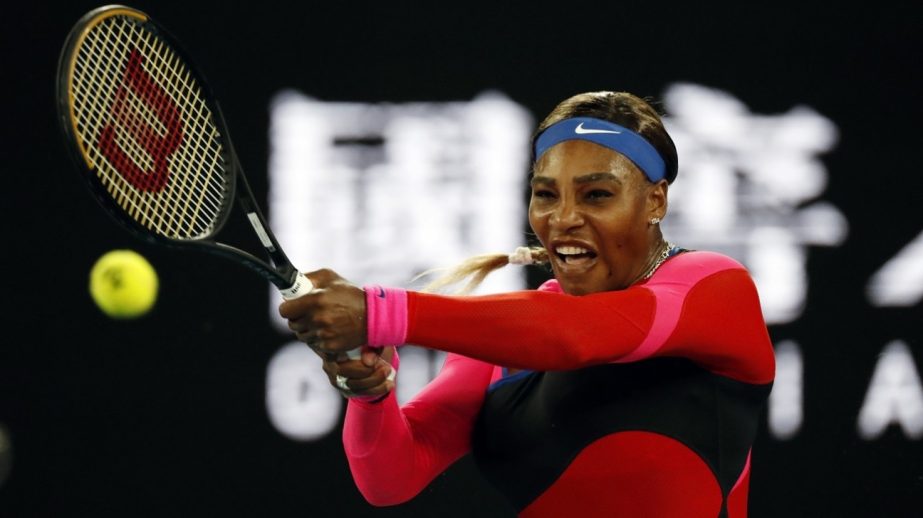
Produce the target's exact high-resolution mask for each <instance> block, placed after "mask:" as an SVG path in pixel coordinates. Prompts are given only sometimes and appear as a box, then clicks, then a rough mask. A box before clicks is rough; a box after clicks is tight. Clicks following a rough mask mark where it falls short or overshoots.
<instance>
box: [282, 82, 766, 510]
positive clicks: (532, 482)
mask: <svg viewBox="0 0 923 518" xmlns="http://www.w3.org/2000/svg"><path fill="white" fill-rule="evenodd" d="M533 151H534V163H533V168H532V174H531V178H530V182H531V187H532V195H531V201H530V204H529V222H530V224H531V227H532V229H533V230H534V232H535V235H536V237H537V238H538V240H539V241H540V243H541V245H542V246H541V247H533V248H521V249H519V250H517V251H516V252H515V253H513V254H498V255H495V256H480V257H477V258H473V259H471V260H470V261H468V262H466V263H463V264H462V265H460V266H459V267H458V269H456V270H455V271H454V272H452V273H450V274H449V275H448V276H447V277H446V278H445V279H442V280H440V281H438V284H440V285H444V284H446V283H450V284H451V283H455V282H458V281H460V280H464V279H466V278H468V279H473V281H472V282H473V283H475V284H476V283H477V282H479V279H482V278H483V275H486V274H487V273H489V272H490V271H491V270H493V269H495V268H497V267H500V266H503V265H506V264H510V263H514V264H530V263H540V264H547V265H550V267H551V270H552V272H553V273H554V278H553V279H551V280H549V281H547V282H545V283H544V284H543V285H542V286H540V287H539V288H538V289H536V290H526V291H518V292H513V293H504V294H495V295H479V296H470V295H439V294H434V293H430V292H424V291H419V292H416V291H408V290H403V289H399V288H394V287H386V286H373V285H369V286H364V287H358V286H355V285H353V284H351V283H349V282H348V281H346V280H345V279H343V278H342V277H340V276H339V275H337V274H336V273H335V272H333V271H330V270H320V271H316V272H312V273H310V274H308V276H309V278H310V279H311V280H312V281H313V282H314V283H315V285H316V286H317V287H318V288H319V289H318V290H317V291H315V292H313V293H311V294H309V295H306V296H304V297H302V298H299V299H295V300H291V301H287V302H285V303H283V304H282V305H281V306H280V308H279V311H280V314H281V315H282V316H283V317H284V318H286V319H288V321H289V327H290V328H291V329H292V331H294V332H295V333H296V335H297V336H298V338H299V339H300V340H303V341H305V342H306V343H308V344H309V345H311V346H312V347H313V348H314V349H315V350H316V351H318V352H319V353H321V354H322V355H323V357H325V358H333V357H334V356H335V355H334V353H339V352H343V351H347V350H352V349H355V348H358V347H360V346H366V347H364V348H363V353H362V359H361V360H352V361H344V362H339V363H338V362H336V361H334V360H332V359H326V360H325V361H324V370H325V371H326V372H327V374H328V376H329V377H330V380H331V383H332V384H333V385H334V386H335V387H337V388H338V389H339V390H340V391H341V392H343V394H344V395H345V396H347V397H349V405H348V408H347V412H346V421H345V423H344V429H343V443H344V446H345V450H346V454H347V458H348V460H349V465H350V468H351V471H352V474H353V477H354V480H355V482H356V484H357V486H358V488H359V490H360V492H361V493H362V494H363V495H364V496H365V498H366V499H367V500H368V501H369V502H370V503H371V504H373V505H377V506H385V505H395V504H399V503H401V502H405V501H407V500H409V499H411V498H413V497H414V496H415V495H416V494H418V493H419V492H420V491H421V490H422V489H423V488H424V487H426V485H427V484H428V483H429V482H430V481H431V480H432V479H433V478H434V477H435V476H436V475H438V474H439V473H440V472H442V471H443V470H445V469H446V468H447V467H448V466H449V465H451V464H452V463H453V462H454V461H456V460H457V459H459V458H460V457H461V456H463V455H466V454H468V453H471V455H473V458H474V461H475V462H476V464H477V466H478V467H479V468H480V470H481V472H482V473H483V476H484V477H485V479H487V480H488V481H489V482H490V483H492V484H493V485H494V486H496V487H497V488H498V489H499V490H500V492H502V494H503V495H505V496H506V497H507V498H508V499H509V501H510V503H511V504H512V506H513V507H514V508H515V509H516V511H517V512H518V514H519V516H522V517H551V516H554V517H559V516H583V517H589V516H607V517H641V516H643V517H709V518H714V517H728V518H744V517H746V515H747V493H748V482H749V476H750V467H751V466H750V459H751V448H752V444H753V441H754V437H755V436H756V432H757V425H758V422H759V419H760V416H761V412H762V409H763V407H764V404H765V402H766V399H767V397H768V395H769V392H770V389H771V386H772V382H773V378H774V374H775V362H774V356H773V349H772V344H771V342H770V339H769V335H768V332H767V329H766V324H765V322H764V320H763V316H762V313H761V310H760V302H759V299H758V295H757V291H756V289H755V286H754V283H753V281H752V279H751V277H750V275H749V274H748V272H747V270H746V269H745V268H744V267H743V266H742V265H741V264H739V263H738V262H737V261H735V260H734V259H732V258H730V257H727V256H725V255H721V254H718V253H715V252H710V251H704V250H687V249H684V248H683V247H682V246H680V245H675V244H673V243H671V242H669V241H666V240H665V239H664V237H663V235H662V233H661V230H660V226H659V223H660V221H661V220H662V219H663V218H664V217H665V216H666V214H667V205H668V204H667V193H668V187H669V185H670V184H671V183H672V182H673V180H674V179H675V178H676V174H677V154H676V148H675V146H674V144H673V141H672V139H671V138H670V136H669V135H668V134H667V132H666V130H665V128H664V126H663V123H662V121H661V118H660V114H659V113H658V112H657V110H656V109H655V108H654V107H653V106H652V105H651V104H650V103H648V102H646V101H645V100H643V99H641V98H639V97H637V96H634V95H631V94H628V93H623V92H590V93H584V94H579V95H576V96H574V97H571V98H569V99H566V100H564V101H563V102H561V103H560V104H559V105H558V106H557V107H555V108H554V110H553V111H552V112H551V113H550V114H549V115H548V116H547V117H546V118H545V119H544V121H542V123H541V124H540V125H539V127H538V128H537V130H536V132H535V136H534V138H533ZM469 287H471V284H469ZM407 343H411V344H414V345H418V346H422V347H427V348H432V349H438V350H442V351H446V352H447V353H448V355H447V358H446V361H445V364H444V366H443V367H442V370H441V372H440V373H439V375H438V376H437V377H436V378H435V379H434V380H433V381H432V382H431V383H429V384H428V385H427V386H426V387H425V388H424V389H423V390H422V391H421V392H420V393H419V394H418V395H417V396H416V397H415V398H413V400H411V401H409V402H408V403H406V404H405V405H403V406H400V405H399V404H398V402H397V400H396V398H395V393H394V392H395V391H394V387H395V380H393V379H392V378H393V377H389V375H391V374H392V373H393V372H394V371H396V370H397V369H399V363H400V361H399V356H398V353H397V349H399V347H400V345H402V344H407Z"/></svg>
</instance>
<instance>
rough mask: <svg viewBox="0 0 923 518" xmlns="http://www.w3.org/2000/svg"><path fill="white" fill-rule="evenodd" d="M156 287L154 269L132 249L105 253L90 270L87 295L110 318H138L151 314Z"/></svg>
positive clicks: (155, 297)
mask: <svg viewBox="0 0 923 518" xmlns="http://www.w3.org/2000/svg"><path fill="white" fill-rule="evenodd" d="M157 287H158V281H157V272H156V271H155V270H154V267H153V266H151V263H149V262H148V261H147V259H145V258H144V256H142V255H141V254H139V253H137V252H135V251H133V250H112V251H109V252H106V253H105V254H103V255H102V256H101V257H100V258H99V259H98V260H97V261H96V263H95V264H93V268H92V269H91V270H90V296H92V297H93V301H94V302H96V305H97V306H99V309H101V310H102V311H103V313H105V314H106V315H109V316H110V317H112V318H118V319H130V318H137V317H140V316H141V315H144V314H145V313H147V312H148V311H150V310H151V308H152V307H153V306H154V302H156V301H157Z"/></svg>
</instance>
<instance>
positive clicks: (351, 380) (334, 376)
mask: <svg viewBox="0 0 923 518" xmlns="http://www.w3.org/2000/svg"><path fill="white" fill-rule="evenodd" d="M312 350H314V349H313V348H312ZM314 352H316V353H317V354H318V355H319V356H320V357H321V359H322V360H323V362H324V372H326V373H327V378H328V379H329V380H330V384H331V385H333V387H334V388H335V389H337V390H339V391H340V393H342V394H343V395H344V396H346V397H355V396H360V397H362V398H363V399H377V398H379V397H382V396H384V395H386V394H388V393H389V392H391V391H392V390H394V377H393V376H391V377H390V379H389V376H390V375H391V371H392V370H393V367H392V366H391V359H392V358H393V357H394V347H384V348H381V349H372V348H369V347H364V348H363V350H362V357H361V358H360V359H358V360H349V359H346V360H341V361H337V360H336V359H335V356H336V355H331V354H326V353H323V352H321V351H317V350H314ZM338 376H340V377H342V378H345V380H339V383H338ZM344 386H345V387H346V388H348V391H347V390H344Z"/></svg>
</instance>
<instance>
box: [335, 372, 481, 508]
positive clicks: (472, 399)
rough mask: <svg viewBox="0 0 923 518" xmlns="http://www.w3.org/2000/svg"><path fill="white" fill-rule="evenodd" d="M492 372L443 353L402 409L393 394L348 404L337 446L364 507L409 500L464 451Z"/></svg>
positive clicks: (468, 443)
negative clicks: (429, 376)
mask: <svg viewBox="0 0 923 518" xmlns="http://www.w3.org/2000/svg"><path fill="white" fill-rule="evenodd" d="M395 365H396V363H395ZM493 372H494V367H493V366H492V365H489V364H486V363H483V362H480V361H477V360H472V359H470V358H464V357H461V356H458V355H454V354H449V356H448V357H447V358H446V362H445V365H444V366H443V368H442V370H441V371H440V373H439V375H438V376H437V377H436V378H435V379H434V380H433V381H432V382H430V383H429V384H428V385H427V386H426V387H425V388H424V389H423V390H422V391H421V392H420V393H419V394H418V395H417V396H416V397H415V398H414V399H413V400H412V401H410V402H408V403H407V404H406V405H404V406H403V407H399V406H398V403H397V399H396V397H395V395H394V392H393V391H392V392H391V394H389V395H388V397H386V398H385V399H384V400H383V401H381V402H380V403H377V404H376V403H366V402H361V401H355V400H350V402H349V406H348V407H347V410H346V421H345V423H344V426H343V445H344V447H345V450H346V456H347V459H348V461H349V467H350V470H351V471H352V474H353V479H354V480H355V482H356V486H357V487H358V488H359V492H360V493H362V495H363V496H364V497H365V499H366V500H368V501H369V503H371V504H373V505H379V506H384V505H394V504H399V503H402V502H405V501H407V500H410V499H411V498H413V497H414V496H416V495H417V494H418V493H419V492H420V491H421V490H422V489H423V488H424V487H426V485H427V484H429V483H430V482H431V481H432V479H433V478H435V476H436V475H438V474H439V473H441V472H442V471H443V470H445V469H446V468H447V467H448V466H449V465H451V464H452V463H453V462H455V461H456V460H457V459H458V458H459V457H461V456H462V455H464V454H465V453H467V452H468V450H469V449H470V436H471V429H472V427H473V426H474V420H475V418H476V417H477V413H478V411H479V410H480V407H481V403H482V401H483V399H484V394H485V391H486V389H487V386H488V384H489V383H490V380H491V377H492V375H493Z"/></svg>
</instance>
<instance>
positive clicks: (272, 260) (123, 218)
mask: <svg viewBox="0 0 923 518" xmlns="http://www.w3.org/2000/svg"><path fill="white" fill-rule="evenodd" d="M112 16H129V17H132V18H135V19H136V20H138V23H141V24H143V25H144V26H145V28H146V29H148V30H150V31H151V32H152V33H153V34H154V35H155V36H157V37H158V38H159V39H161V40H162V41H163V43H164V44H165V45H166V46H167V47H169V49H170V50H171V51H172V52H173V53H175V54H176V56H177V57H178V58H179V59H180V60H181V61H182V62H183V64H184V65H185V66H186V68H187V69H188V71H189V74H190V75H191V76H192V78H193V80H194V81H195V82H196V83H197V86H198V87H199V88H200V89H201V91H202V98H203V101H204V103H205V105H206V106H207V107H208V109H209V110H210V111H211V115H212V122H213V123H214V125H215V127H216V128H217V129H218V133H219V135H220V138H221V140H222V144H223V145H222V146H221V155H222V158H223V162H224V165H225V166H226V168H225V169H224V172H223V174H224V176H225V178H224V180H225V182H226V183H225V185H226V187H227V191H228V192H226V193H225V196H224V197H223V199H222V200H221V207H220V210H219V214H218V216H217V217H216V218H215V223H214V225H213V228H212V231H211V232H210V233H209V235H208V236H206V237H202V238H197V239H174V238H171V237H167V236H163V235H159V234H156V233H154V232H153V231H151V230H149V229H147V228H146V227H144V226H143V225H141V224H140V223H139V222H138V221H136V220H135V219H134V218H133V217H131V216H130V215H129V214H128V213H127V212H126V211H125V209H123V208H122V207H121V206H119V205H118V204H117V203H116V202H115V201H114V200H113V198H112V196H111V195H110V194H109V193H108V192H107V191H106V189H105V186H104V185H103V184H102V181H101V180H100V178H99V174H98V172H97V170H96V168H95V167H94V166H93V164H92V162H91V161H90V160H89V158H88V157H87V155H86V153H85V152H84V150H83V149H81V146H82V143H83V139H82V138H80V136H79V134H78V131H77V128H76V120H75V117H74V116H73V103H74V101H73V93H72V92H71V88H70V86H71V77H72V76H73V73H74V62H75V61H76V51H77V50H78V49H79V46H80V45H81V44H82V42H83V39H84V38H85V37H86V34H87V33H88V32H89V31H90V30H91V29H92V28H93V27H94V26H95V25H97V24H98V23H101V22H102V21H103V20H105V19H107V18H110V17H112ZM56 83H57V84H56V97H57V103H56V104H57V107H58V116H59V119H60V121H59V122H60V124H61V128H62V130H63V133H62V134H63V135H64V136H65V140H66V147H67V148H68V151H69V154H70V156H71V159H72V160H73V161H74V163H75V165H76V166H77V168H78V169H80V171H81V172H82V173H83V174H82V176H83V178H84V180H85V183H86V185H87V187H88V188H89V190H90V192H91V193H92V195H93V197H94V198H95V199H96V200H97V202H99V204H100V205H101V206H102V208H103V209H104V210H105V212H106V213H107V214H109V216H111V217H112V218H113V219H114V220H115V221H116V222H118V223H119V224H120V225H121V226H122V227H124V228H125V229H126V230H128V231H129V232H130V233H131V234H132V235H134V236H135V237H136V238H139V239H141V240H142V241H145V242H148V243H152V244H157V245H164V246H168V247H171V248H182V249H189V248H192V249H201V250H205V251H207V252H209V253H212V254H215V255H218V256H221V257H225V258H227V259H231V260H233V261H235V262H237V263H239V264H242V265H244V266H245V267H247V268H250V269H251V270H253V271H254V272H256V273H257V274H259V275H260V276H262V277H263V278H265V279H266V280H268V281H270V282H271V283H273V284H274V285H275V286H276V287H277V288H278V289H279V290H280V291H282V294H283V297H285V298H286V299H291V298H296V297H297V296H300V295H302V294H304V293H306V292H308V291H310V290H311V289H312V286H311V283H310V281H309V280H308V279H307V278H306V277H305V276H304V275H303V274H301V273H300V272H299V271H298V270H297V269H296V268H295V267H294V266H293V265H292V263H291V261H290V260H289V259H288V257H287V256H286V255H285V252H283V250H282V247H281V246H280V245H279V242H278V240H277V239H276V237H275V235H274V234H273V232H272V230H271V229H270V227H269V225H268V223H267V222H266V218H265V217H264V216H263V213H262V211H261V210H260V207H259V204H258V203H257V202H256V200H255V198H254V196H253V191H252V190H251V188H250V185H249V183H248V182H247V178H246V176H245V175H244V172H243V168H242V167H241V165H240V162H239V160H238V158H237V153H236V151H235V150H234V145H233V143H232V141H231V138H230V132H229V130H228V127H227V123H226V121H225V118H224V114H223V112H222V110H221V107H220V105H219V103H218V100H217V97H215V95H214V94H213V93H212V90H211V88H210V86H209V84H208V82H207V81H205V77H204V75H203V74H202V73H201V72H200V70H199V68H198V67H197V66H196V65H195V62H194V61H193V60H192V59H191V58H190V56H189V54H188V53H186V51H185V50H184V49H183V47H182V46H181V45H180V44H179V43H178V40H177V39H176V38H175V37H174V36H173V35H172V34H170V33H169V31H167V30H166V29H165V28H164V27H162V26H161V25H160V24H158V23H157V22H155V21H154V20H153V19H151V18H150V16H148V15H147V14H145V13H143V12H141V11H138V10H137V9H134V8H131V7H127V6H123V5H107V6H102V7H98V8H96V9H93V10H92V11H89V12H88V13H86V14H85V15H84V16H83V17H81V18H80V20H79V21H78V22H77V23H76V24H75V25H74V27H73V28H72V29H71V32H70V33H69V34H68V37H67V39H66V40H65V43H64V47H63V48H62V50H61V55H60V57H59V60H58V71H57V80H56ZM234 202H236V203H237V205H238V207H239V209H240V210H242V211H243V212H244V214H246V216H247V218H248V219H249V222H250V225H251V226H252V227H253V230H254V232H255V233H256V234H257V237H258V238H259V240H260V243H261V244H262V246H263V249H264V251H265V253H266V255H267V256H268V261H267V260H263V259H260V258H259V257H257V256H256V255H254V254H252V253H250V252H247V251H245V250H242V249H240V248H237V247H235V246H232V245H229V244H226V243H221V242H218V241H216V240H214V239H213V236H216V235H217V234H219V233H220V232H221V231H222V229H223V228H224V226H225V224H226V223H227V221H228V219H229V217H230V214H231V212H232V209H233V203H234Z"/></svg>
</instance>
